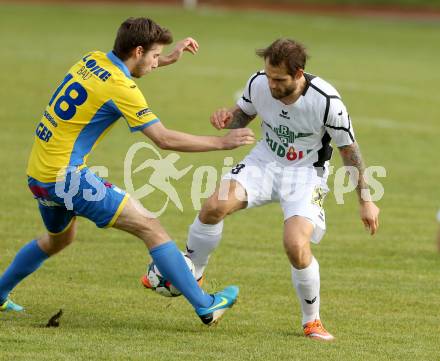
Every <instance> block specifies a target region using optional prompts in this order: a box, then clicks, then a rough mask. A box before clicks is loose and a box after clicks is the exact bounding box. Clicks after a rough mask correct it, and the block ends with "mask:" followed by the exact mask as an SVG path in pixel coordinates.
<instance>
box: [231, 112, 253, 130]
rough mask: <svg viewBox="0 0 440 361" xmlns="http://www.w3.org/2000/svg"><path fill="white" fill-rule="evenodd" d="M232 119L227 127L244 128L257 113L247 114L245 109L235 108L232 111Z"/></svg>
mask: <svg viewBox="0 0 440 361" xmlns="http://www.w3.org/2000/svg"><path fill="white" fill-rule="evenodd" d="M232 114H233V116H232V119H231V121H230V122H229V124H228V126H227V127H226V128H227V129H238V128H244V127H245V126H246V125H248V124H249V123H250V122H251V120H252V119H254V118H255V115H253V116H251V115H247V114H246V113H245V112H244V111H243V110H241V109H240V108H238V109H235V110H234V112H233V113H232Z"/></svg>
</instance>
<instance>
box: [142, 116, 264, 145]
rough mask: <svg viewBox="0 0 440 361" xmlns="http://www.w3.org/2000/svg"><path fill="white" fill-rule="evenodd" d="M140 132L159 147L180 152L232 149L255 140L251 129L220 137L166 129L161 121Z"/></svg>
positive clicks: (235, 130) (235, 131) (236, 130)
mask: <svg viewBox="0 0 440 361" xmlns="http://www.w3.org/2000/svg"><path fill="white" fill-rule="evenodd" d="M142 132H143V133H144V134H145V135H146V136H147V137H148V138H150V139H151V140H152V141H153V142H154V143H155V144H156V145H157V146H158V147H159V148H161V149H166V150H177V151H180V152H208V151H211V150H226V149H234V148H237V147H240V146H242V145H247V144H252V143H254V141H255V136H254V133H253V132H252V130H251V129H248V128H245V129H233V130H231V131H230V132H228V133H227V134H226V135H224V136H222V137H217V136H203V135H193V134H188V133H183V132H179V131H177V130H172V129H167V128H165V126H164V125H163V124H162V123H160V122H159V123H155V124H153V125H151V126H149V127H147V128H145V129H143V130H142Z"/></svg>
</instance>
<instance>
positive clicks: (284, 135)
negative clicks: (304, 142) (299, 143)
mask: <svg viewBox="0 0 440 361" xmlns="http://www.w3.org/2000/svg"><path fill="white" fill-rule="evenodd" d="M266 125H268V126H269V124H267V123H266ZM269 128H271V129H272V130H273V131H274V132H275V134H276V135H278V138H280V140H281V142H282V143H283V145H284V146H285V147H287V146H288V145H289V144H292V143H294V142H295V139H298V138H305V137H310V136H311V135H313V133H295V132H292V131H291V130H290V129H289V127H288V126H287V125H280V126H279V127H278V128H274V129H273V128H272V127H270V126H269Z"/></svg>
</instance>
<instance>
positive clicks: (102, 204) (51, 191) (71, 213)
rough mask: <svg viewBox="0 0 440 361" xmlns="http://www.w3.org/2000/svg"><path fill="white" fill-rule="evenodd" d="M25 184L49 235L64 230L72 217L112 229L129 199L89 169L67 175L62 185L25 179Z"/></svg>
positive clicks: (124, 193)
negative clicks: (26, 182)
mask: <svg viewBox="0 0 440 361" xmlns="http://www.w3.org/2000/svg"><path fill="white" fill-rule="evenodd" d="M28 185H29V188H30V190H31V192H32V193H33V194H34V198H36V199H37V201H38V206H39V208H40V213H41V217H42V218H43V222H44V224H45V226H46V228H47V230H48V232H49V233H50V234H59V233H63V232H64V231H66V230H67V229H68V228H69V227H70V225H71V223H72V221H73V218H74V217H75V216H82V217H85V218H87V219H90V220H91V221H92V222H94V223H95V224H96V225H97V226H98V227H100V228H103V227H111V226H113V224H114V223H115V222H116V219H117V218H118V216H119V215H120V213H121V212H122V210H123V208H124V206H125V204H126V202H127V200H128V194H127V193H126V192H124V191H123V190H121V189H119V188H118V187H116V186H114V185H113V184H111V183H109V182H107V181H105V180H104V179H102V178H100V177H98V176H97V175H96V174H94V173H92V172H91V171H90V170H89V169H88V168H83V169H81V170H75V171H72V172H68V173H67V174H66V179H65V181H62V182H52V183H42V182H39V181H37V180H36V179H34V178H32V177H28Z"/></svg>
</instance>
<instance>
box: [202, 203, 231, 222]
mask: <svg viewBox="0 0 440 361" xmlns="http://www.w3.org/2000/svg"><path fill="white" fill-rule="evenodd" d="M228 214H229V207H228V204H227V202H225V201H221V200H218V199H217V197H215V196H212V197H210V198H209V199H208V200H207V201H206V202H205V204H204V205H203V207H202V209H201V210H200V215H199V218H200V221H201V222H202V223H205V224H217V223H219V222H221V221H222V220H223V219H224V218H225V217H226V216H227V215H228Z"/></svg>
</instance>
